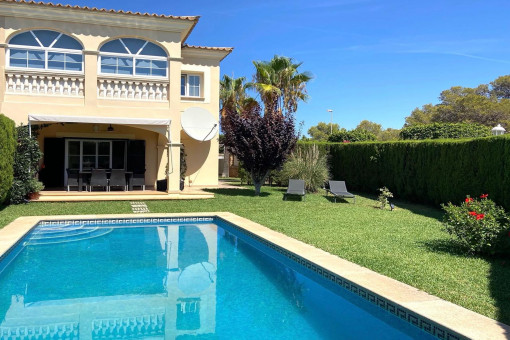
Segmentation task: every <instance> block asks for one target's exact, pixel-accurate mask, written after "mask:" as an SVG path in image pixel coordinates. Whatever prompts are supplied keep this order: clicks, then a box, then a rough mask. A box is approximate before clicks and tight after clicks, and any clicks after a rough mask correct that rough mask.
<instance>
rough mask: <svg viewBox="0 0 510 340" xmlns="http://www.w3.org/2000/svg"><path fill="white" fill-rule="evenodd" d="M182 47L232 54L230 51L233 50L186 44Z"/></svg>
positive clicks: (231, 48) (230, 48)
mask: <svg viewBox="0 0 510 340" xmlns="http://www.w3.org/2000/svg"><path fill="white" fill-rule="evenodd" d="M182 47H185V48H196V49H200V50H213V51H225V52H232V50H233V49H234V48H233V47H209V46H196V45H188V44H184V45H183V46H182Z"/></svg>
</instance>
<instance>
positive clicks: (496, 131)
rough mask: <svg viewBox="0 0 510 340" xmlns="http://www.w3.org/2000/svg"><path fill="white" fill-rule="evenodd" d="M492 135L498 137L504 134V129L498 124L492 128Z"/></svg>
mask: <svg viewBox="0 0 510 340" xmlns="http://www.w3.org/2000/svg"><path fill="white" fill-rule="evenodd" d="M491 131H492V134H493V135H494V136H499V135H503V134H505V131H506V130H505V128H504V127H502V126H501V124H498V125H497V126H495V127H493V128H492V130H491Z"/></svg>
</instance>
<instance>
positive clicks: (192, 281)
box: [177, 262, 216, 295]
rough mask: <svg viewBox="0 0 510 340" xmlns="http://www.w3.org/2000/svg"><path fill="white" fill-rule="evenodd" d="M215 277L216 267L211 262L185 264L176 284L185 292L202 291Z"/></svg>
mask: <svg viewBox="0 0 510 340" xmlns="http://www.w3.org/2000/svg"><path fill="white" fill-rule="evenodd" d="M215 279H216V268H215V267H214V265H213V264H212V263H209V262H200V263H195V264H192V265H190V266H187V267H186V268H184V270H183V271H182V273H181V275H179V279H178V282H177V286H178V287H179V289H180V290H181V291H182V292H183V293H185V294H188V295H190V294H198V293H200V292H203V291H204V290H206V289H207V288H209V286H210V285H211V283H213V282H214V280H215Z"/></svg>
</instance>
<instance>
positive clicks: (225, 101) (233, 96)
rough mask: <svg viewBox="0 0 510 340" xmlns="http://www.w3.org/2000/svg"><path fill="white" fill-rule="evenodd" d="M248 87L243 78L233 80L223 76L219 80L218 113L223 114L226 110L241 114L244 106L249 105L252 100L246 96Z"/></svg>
mask: <svg viewBox="0 0 510 340" xmlns="http://www.w3.org/2000/svg"><path fill="white" fill-rule="evenodd" d="M249 87H250V84H249V83H246V78H245V77H239V78H233V77H229V76H227V75H224V76H223V78H222V79H221V80H220V108H221V109H220V112H221V113H222V114H224V110H226V108H230V109H233V110H236V111H237V112H241V111H242V109H243V108H244V107H245V106H247V105H251V104H252V103H253V102H254V99H253V98H251V97H250V96H248V95H247V94H246V91H247V89H248V88H249Z"/></svg>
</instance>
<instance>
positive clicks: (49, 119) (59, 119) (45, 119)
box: [28, 115, 171, 126]
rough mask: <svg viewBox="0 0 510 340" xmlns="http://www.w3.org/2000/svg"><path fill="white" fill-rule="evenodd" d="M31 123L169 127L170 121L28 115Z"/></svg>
mask: <svg viewBox="0 0 510 340" xmlns="http://www.w3.org/2000/svg"><path fill="white" fill-rule="evenodd" d="M28 121H29V122H31V123H36V124H37V123H39V124H45V123H91V124H120V125H163V126H168V125H170V122H171V120H170V119H159V118H122V117H94V116H52V115H28Z"/></svg>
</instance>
